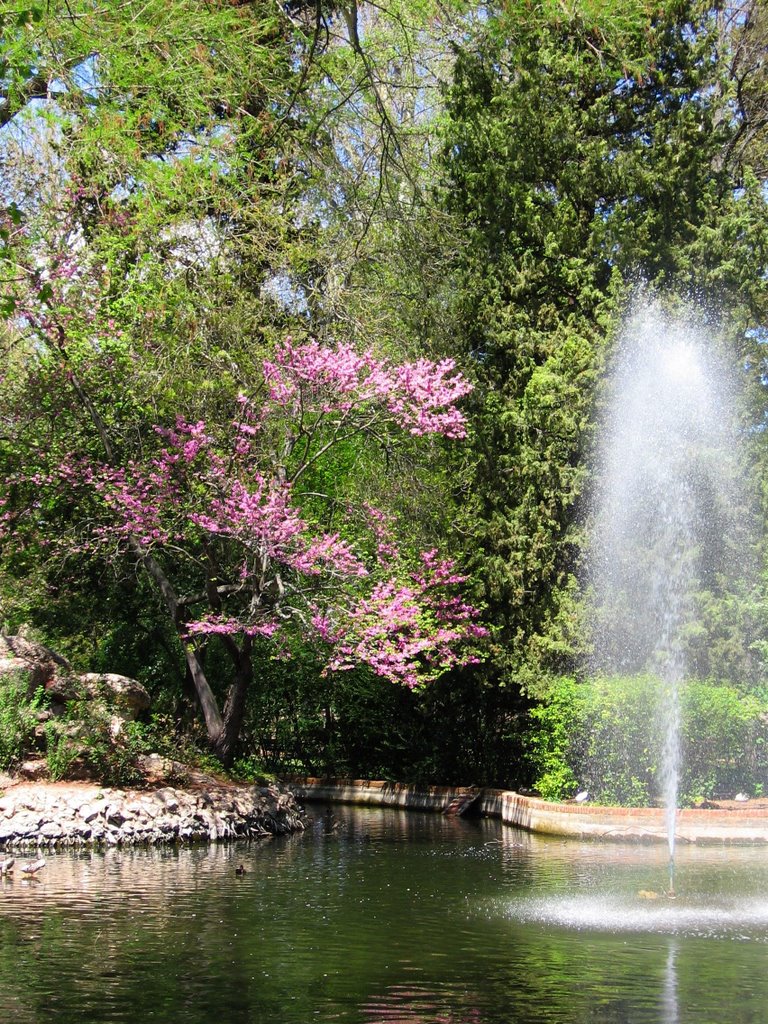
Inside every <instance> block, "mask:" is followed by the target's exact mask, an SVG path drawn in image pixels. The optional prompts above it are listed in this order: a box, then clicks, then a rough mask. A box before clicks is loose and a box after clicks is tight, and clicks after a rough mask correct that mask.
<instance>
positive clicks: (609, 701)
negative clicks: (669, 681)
mask: <svg viewBox="0 0 768 1024" xmlns="http://www.w3.org/2000/svg"><path fill="white" fill-rule="evenodd" d="M662 696H663V684H662V683H661V681H660V680H658V679H656V678H654V677H652V676H632V677H608V678H596V679H591V680H587V681H584V682H577V681H575V680H574V679H571V678H565V677H561V678H557V679H554V680H551V681H550V683H549V687H548V691H547V694H546V697H545V699H544V700H543V701H542V703H541V704H540V705H539V706H538V707H536V708H534V709H533V711H532V712H531V723H532V727H531V731H530V735H529V738H528V745H527V750H528V757H529V761H530V763H531V766H532V769H533V776H534V778H535V780H536V781H535V785H536V787H537V789H538V790H539V792H540V793H541V795H542V796H543V797H545V799H563V798H567V797H569V796H572V795H573V793H574V792H575V791H576V789H577V788H584V789H588V790H589V792H590V795H591V797H592V799H593V800H597V801H599V802H600V803H612V804H629V805H634V806H647V805H651V804H654V803H657V802H659V788H660V787H659V773H660V766H659V762H660V758H661V750H662V746H663V734H664V704H663V700H662ZM680 705H681V719H682V725H681V737H680V738H681V752H682V758H681V778H680V802H681V803H683V804H685V803H688V804H690V803H694V802H696V801H697V800H698V799H702V798H711V797H716V796H727V795H731V796H732V795H733V794H734V793H735V792H737V791H738V790H744V791H747V792H752V793H757V792H758V791H760V792H762V790H763V788H764V786H765V784H766V781H767V780H768V701H767V700H766V698H765V695H763V694H758V693H747V694H744V693H741V692H740V691H739V690H738V689H737V688H736V687H735V686H733V685H729V684H724V683H717V682H702V681H699V680H691V681H687V682H685V683H684V684H683V685H682V686H681V690H680Z"/></svg>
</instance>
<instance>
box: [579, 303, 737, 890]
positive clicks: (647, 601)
mask: <svg viewBox="0 0 768 1024" xmlns="http://www.w3.org/2000/svg"><path fill="white" fill-rule="evenodd" d="M736 450H737V446H736V444H735V426H734V415H733V411H732V401H731V388H730V386H729V382H728V376H727V374H726V373H725V372H724V371H723V368H722V367H721V366H720V365H719V361H718V359H717V357H716V354H715V352H714V346H713V343H712V341H711V339H709V338H707V337H706V335H705V334H704V333H703V332H702V331H700V330H698V329H696V328H694V327H692V326H691V325H690V324H689V323H686V322H684V321H682V320H679V319H678V320H675V319H672V318H669V317H667V316H665V315H664V314H663V312H662V311H661V310H660V308H659V307H657V306H650V307H647V308H645V309H644V310H643V311H641V312H639V313H638V314H636V315H635V316H634V317H633V318H632V319H631V320H630V321H629V323H628V326H627V329H626V331H625V333H624V337H623V339H622V343H621V345H620V347H619V358H618V361H617V366H616V369H615V372H614V375H613V383H612V389H611V393H610V396H609V403H608V409H607V413H606V417H605V424H604V440H603V443H602V446H601V450H600V473H599V477H600V483H599V486H598V491H597V500H596V508H595V529H594V533H593V542H592V544H591V547H590V579H591V582H592V583H593V586H594V592H595V606H596V629H595V645H594V646H595V653H594V656H593V659H592V665H591V669H592V671H593V673H595V674H609V675H636V674H643V673H646V674H650V675H653V676H654V677H656V678H657V679H658V688H659V700H658V707H659V712H658V713H659V714H660V715H661V716H662V719H663V720H662V721H660V723H659V732H660V734H661V736H662V743H661V745H662V748H663V749H662V751H661V772H660V780H659V792H658V794H657V795H658V797H659V798H660V799H661V801H662V802H663V804H664V806H665V809H666V810H665V825H666V831H667V837H668V845H669V856H670V868H671V872H670V877H673V865H674V854H675V820H676V814H677V805H678V797H679V787H680V769H681V765H680V758H681V749H680V726H681V707H680V699H681V698H680V688H681V685H682V683H683V681H684V680H685V678H686V675H687V673H688V663H687V662H688V652H687V647H688V634H689V633H690V632H691V631H692V630H693V629H694V627H695V624H696V615H697V610H696V597H697V594H699V593H701V592H702V591H705V590H707V589H711V588H713V587H714V586H715V585H716V581H722V579H723V578H725V577H728V576H729V575H732V570H733V568H734V565H733V557H732V555H733V550H734V545H733V544H732V543H731V541H732V540H733V539H734V538H735V537H736V535H737V534H738V532H739V529H740V527H739V524H738V522H737V521H736V520H737V517H736V512H735V510H736V509H738V508H740V507H742V505H743V503H742V502H741V500H740V491H741V488H740V484H739V471H738V465H737V458H736V455H735V453H736ZM717 585H720V583H719V582H717Z"/></svg>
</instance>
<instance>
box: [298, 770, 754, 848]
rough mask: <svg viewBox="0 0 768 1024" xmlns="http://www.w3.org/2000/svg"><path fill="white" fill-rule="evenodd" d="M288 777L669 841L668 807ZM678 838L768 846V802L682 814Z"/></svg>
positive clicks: (431, 807) (524, 824)
mask: <svg viewBox="0 0 768 1024" xmlns="http://www.w3.org/2000/svg"><path fill="white" fill-rule="evenodd" d="M286 782H287V783H288V784H289V785H290V786H291V787H292V788H293V790H294V792H295V793H296V796H297V798H298V799H299V800H300V801H307V802H310V803H311V802H313V801H322V802H328V803H347V804H357V805H359V806H378V807H401V808H403V809H404V810H420V811H434V812H437V813H445V812H446V810H447V809H448V808H449V807H450V805H451V804H452V803H456V802H457V801H461V800H462V798H467V797H469V796H472V795H477V799H476V801H475V806H474V807H473V812H474V813H476V814H479V815H481V816H482V817H489V818H497V819H499V820H500V821H501V822H502V824H504V825H510V826H513V827H516V828H522V829H525V830H526V831H528V832H535V833H537V834H539V835H550V836H560V837H565V838H573V839H594V840H604V841H608V842H635V843H637V842H641V843H643V842H644V843H666V842H667V833H666V827H665V824H664V809H663V808H661V807H603V806H599V805H597V804H589V803H578V804H577V803H562V804H557V803H549V802H547V801H546V800H542V799H540V798H539V797H530V796H523V795H521V794H519V793H515V792H514V791H512V790H501V789H476V788H468V787H462V786H425V785H408V784H405V783H397V782H386V781H382V780H370V779H314V778H301V779H299V778H293V779H287V778H286ZM675 839H676V841H677V842H682V843H693V844H702V845H703V844H712V845H716V844H720V845H760V844H768V801H765V800H759V801H748V802H746V803H736V802H735V801H723V803H722V805H718V806H716V807H711V808H708V809H706V810H703V809H696V808H685V809H683V810H679V811H678V812H677V818H676V825H675Z"/></svg>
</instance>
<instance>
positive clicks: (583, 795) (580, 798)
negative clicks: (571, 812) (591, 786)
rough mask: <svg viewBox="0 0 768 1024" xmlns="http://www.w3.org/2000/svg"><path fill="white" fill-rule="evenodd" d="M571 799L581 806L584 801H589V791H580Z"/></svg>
mask: <svg viewBox="0 0 768 1024" xmlns="http://www.w3.org/2000/svg"><path fill="white" fill-rule="evenodd" d="M573 799H574V800H575V801H576V803H577V804H583V803H584V801H585V800H589V790H587V789H582V791H581V792H580V793H577V794H576V796H575V797H574V798H573Z"/></svg>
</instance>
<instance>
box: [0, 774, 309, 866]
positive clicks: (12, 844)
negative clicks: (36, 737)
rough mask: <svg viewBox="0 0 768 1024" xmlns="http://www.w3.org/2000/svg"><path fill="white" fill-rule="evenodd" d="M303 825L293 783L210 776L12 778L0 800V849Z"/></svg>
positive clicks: (153, 841) (228, 834) (161, 841)
mask: <svg viewBox="0 0 768 1024" xmlns="http://www.w3.org/2000/svg"><path fill="white" fill-rule="evenodd" d="M303 829H304V811H303V808H301V807H300V806H299V805H298V804H297V802H296V798H295V795H294V793H293V791H292V789H291V788H290V787H287V786H284V785H282V784H275V785H271V784H270V785H262V786H259V785H247V784H246V785H243V784H238V783H229V782H226V783H225V782H221V781H219V780H215V779H213V778H208V779H205V781H199V782H195V783H193V784H192V785H187V786H170V785H164V784H158V785H155V786H149V787H147V788H144V789H116V788H112V787H107V786H100V785H98V784H96V783H92V782H25V781H23V780H19V781H11V782H10V784H8V785H7V786H6V787H5V789H4V790H3V794H2V796H1V797H0V849H4V850H9V851H10V850H20V849H30V848H36V849H41V850H42V849H46V848H47V849H53V848H61V847H88V846H91V847H115V846H141V845H143V846H157V845H165V844H170V845H173V844H186V843H196V842H215V841H222V840H235V839H265V838H269V837H272V836H278V835H287V834H289V833H291V832H300V831H302V830H303Z"/></svg>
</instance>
